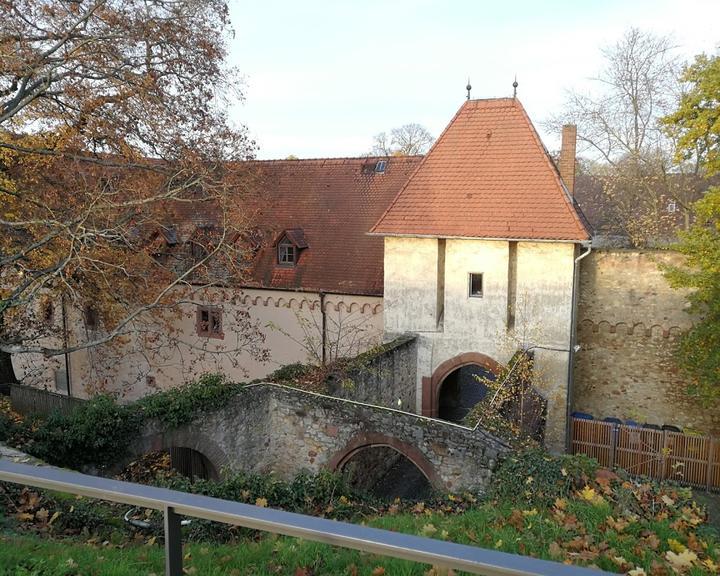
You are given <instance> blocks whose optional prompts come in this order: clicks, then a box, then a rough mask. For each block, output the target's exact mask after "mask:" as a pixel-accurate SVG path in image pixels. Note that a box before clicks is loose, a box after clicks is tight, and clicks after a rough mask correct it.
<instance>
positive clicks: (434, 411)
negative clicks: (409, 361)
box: [422, 352, 502, 418]
mask: <svg viewBox="0 0 720 576" xmlns="http://www.w3.org/2000/svg"><path fill="white" fill-rule="evenodd" d="M471 364H475V365H477V366H480V367H481V368H484V369H486V370H488V371H490V372H491V373H492V374H494V375H495V376H497V375H499V374H500V370H502V364H500V363H499V362H498V361H496V360H495V359H493V358H491V357H490V356H488V355H486V354H482V353H480V352H465V353H464V354H460V355H458V356H455V357H453V358H450V359H449V360H446V361H445V362H443V363H442V364H440V365H439V366H438V367H437V368H436V369H435V371H434V372H433V374H432V376H430V377H424V378H423V379H422V385H423V386H422V388H423V389H422V414H423V416H430V417H431V418H437V417H438V414H439V411H440V389H441V388H442V385H443V383H444V382H445V380H446V379H447V378H448V376H450V375H451V374H453V373H454V372H455V371H457V370H458V369H460V368H463V367H464V366H469V365H471Z"/></svg>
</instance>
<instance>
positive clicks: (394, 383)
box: [329, 336, 417, 412]
mask: <svg viewBox="0 0 720 576" xmlns="http://www.w3.org/2000/svg"><path fill="white" fill-rule="evenodd" d="M416 371H417V344H416V338H415V336H401V337H400V338H397V339H395V340H394V341H393V342H390V343H388V344H385V345H384V350H383V352H382V353H380V354H376V355H374V356H372V357H370V358H368V360H367V361H365V362H361V365H360V366H358V367H357V368H353V369H351V370H350V371H349V373H348V374H347V375H346V377H345V378H342V379H340V378H338V379H335V380H332V381H331V382H330V383H329V387H330V389H329V394H330V395H331V396H336V397H338V398H345V399H348V400H355V401H357V402H366V403H368V404H375V405H377V406H386V407H388V408H396V409H399V410H405V411H411V412H412V411H414V410H415V402H416V399H415V396H416V387H415V381H416V380H417V376H416Z"/></svg>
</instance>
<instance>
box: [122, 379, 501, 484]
mask: <svg viewBox="0 0 720 576" xmlns="http://www.w3.org/2000/svg"><path fill="white" fill-rule="evenodd" d="M374 446H388V447H390V448H393V449H394V450H396V451H398V452H400V453H401V454H402V455H403V456H405V457H406V458H408V459H409V460H410V461H412V462H413V463H414V464H415V465H416V466H417V467H418V468H419V469H420V470H421V471H422V473H423V474H424V475H425V477H426V478H427V479H428V480H429V481H430V484H431V485H432V486H433V487H435V488H437V489H440V490H456V491H457V490H480V491H483V490H484V489H485V487H486V486H487V483H488V480H489V478H490V476H491V473H492V470H493V469H494V467H495V465H496V463H497V461H498V457H499V456H501V455H502V454H505V453H507V452H508V451H509V448H508V446H507V445H506V444H505V443H503V442H502V441H501V440H499V439H497V438H495V437H494V436H492V435H490V434H489V433H487V432H485V431H484V430H482V429H480V428H477V429H470V428H466V427H464V426H459V425H457V424H453V423H451V422H445V421H442V420H436V419H432V418H427V417H424V416H418V415H415V414H411V413H408V412H401V411H398V410H392V409H390V408H382V407H378V406H372V405H369V404H361V403H358V402H354V401H351V400H344V399H340V398H334V397H330V396H324V395H321V394H314V393H311V392H305V391H302V390H297V389H295V388H289V387H286V386H281V385H277V384H269V383H263V384H254V385H251V386H248V387H246V388H243V389H242V390H241V391H240V392H239V393H238V395H237V396H235V397H234V398H233V399H232V400H230V401H229V402H228V404H227V405H226V406H224V407H223V408H221V409H219V410H216V411H214V412H206V413H203V414H201V415H199V416H198V417H197V418H196V419H195V420H194V421H193V422H191V423H189V424H187V425H183V426H182V427H180V428H177V429H174V430H169V429H164V428H163V426H162V425H161V424H160V423H159V422H150V423H148V424H147V425H146V427H145V430H144V433H143V435H142V437H141V439H140V440H138V441H137V442H135V443H134V445H133V446H132V448H131V453H132V454H133V455H139V454H143V453H147V452H151V451H154V450H168V449H170V448H173V447H174V448H180V447H183V448H192V449H194V450H197V451H198V452H200V453H202V454H203V455H204V456H205V457H206V458H207V459H208V460H209V461H210V463H211V464H212V465H213V466H214V468H215V469H216V470H218V471H223V470H233V469H234V470H246V471H254V472H263V473H267V472H273V473H275V474H277V475H278V476H279V477H281V478H291V477H293V476H295V475H296V474H297V473H298V472H300V471H301V470H303V469H306V470H310V471H313V472H317V471H319V470H320V469H322V468H329V469H332V470H337V469H340V468H342V466H343V465H344V464H345V463H346V462H347V461H348V460H349V459H350V458H351V457H352V456H353V455H354V454H356V453H357V452H358V451H360V450H362V449H364V448H368V447H374Z"/></svg>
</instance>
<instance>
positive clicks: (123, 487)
mask: <svg viewBox="0 0 720 576" xmlns="http://www.w3.org/2000/svg"><path fill="white" fill-rule="evenodd" d="M0 481H5V482H14V483H16V484H23V485H28V486H35V487H37V488H45V489H48V490H57V491H60V492H69V493H71V494H77V495H80V496H87V497H90V498H97V499H99V500H109V501H111V502H120V503H123V504H129V505H132V506H141V507H143V508H152V509H155V510H161V511H163V513H164V515H165V574H166V575H167V576H180V575H181V574H182V560H183V554H182V535H181V526H180V517H181V516H192V517H194V518H202V519H204V520H212V521H214V522H223V523H225V524H233V525H236V526H242V527H244V528H251V529H254V530H263V531H265V532H272V533H275V534H283V535H285V536H292V537H296V538H304V539H306V540H313V541H315V542H322V543H325V544H331V545H333V546H341V547H343V548H351V549H355V550H360V551H362V552H370V553H373V554H379V555H383V556H391V557H393V558H402V559H405V560H412V561H415V562H421V563H425V564H434V565H436V566H442V567H445V568H452V569H455V570H465V571H467V572H471V573H473V574H485V575H488V576H501V575H502V576H508V575H516V576H520V575H531V574H536V575H547V576H550V575H553V576H570V575H578V576H582V575H587V576H593V575H594V576H598V575H601V574H606V573H604V572H600V571H599V570H591V569H589V568H582V567H578V566H568V565H565V564H560V563H556V562H550V561H547V560H539V559H537V558H528V557H524V556H517V555H514V554H507V553H505V552H498V551H496V550H486V549H483V548H477V547H474V546H466V545H463V544H455V543H452V542H445V541H442V540H433V539H430V538H423V537H420V536H412V535H409V534H400V533H397V532H390V531H388V530H380V529H377V528H369V527H367V526H359V525H356V524H350V523H347V522H338V521H335V520H327V519H325V518H315V517H313V516H305V515H303V514H295V513H293V512H284V511H282V510H274V509H272V508H261V507H259V506H252V505H250V504H242V503H240V502H232V501H229V500H220V499H218V498H210V497H208V496H199V495H197V494H189V493H187V492H178V491H176V490H168V489H165V488H156V487H154V486H144V485H142V484H133V483H130V482H122V481H119V480H111V479H108V478H99V477H97V476H88V475H86V474H80V473H78V472H70V471H67V470H61V469H58V468H51V467H38V466H31V465H28V464H17V463H14V462H10V461H8V460H2V459H0Z"/></svg>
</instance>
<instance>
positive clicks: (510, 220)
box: [371, 98, 590, 241]
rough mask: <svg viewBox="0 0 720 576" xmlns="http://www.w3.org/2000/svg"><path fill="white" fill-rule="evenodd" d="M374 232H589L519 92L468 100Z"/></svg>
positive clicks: (537, 236)
mask: <svg viewBox="0 0 720 576" xmlns="http://www.w3.org/2000/svg"><path fill="white" fill-rule="evenodd" d="M371 233H372V234H378V235H388V236H392V235H409V236H438V237H470V238H508V239H528V240H562V241H583V240H587V239H589V237H590V235H589V233H588V231H587V229H586V227H585V226H584V225H583V221H582V220H581V218H580V217H579V215H578V213H577V211H576V210H575V208H574V206H573V202H572V200H571V198H570V196H569V195H568V194H567V192H566V191H565V189H564V186H563V185H562V182H561V180H560V176H559V174H558V172H557V169H556V168H555V165H554V164H553V162H552V161H551V159H550V157H549V156H548V154H547V151H546V150H545V148H544V146H543V144H542V142H541V141H540V138H539V137H538V135H537V133H536V131H535V128H534V127H533V125H532V123H531V122H530V119H529V118H528V116H527V114H526V112H525V110H524V108H523V107H522V104H520V102H519V101H518V100H516V99H514V98H499V99H491V100H468V101H467V102H465V104H463V106H462V107H461V108H460V110H459V111H458V113H457V114H456V115H455V117H454V118H453V119H452V121H451V122H450V124H449V125H448V127H447V128H446V129H445V131H444V132H443V134H442V135H441V136H440V138H438V139H437V141H436V142H435V145H434V146H433V147H432V149H431V150H430V152H429V153H428V154H427V156H425V158H424V159H423V161H422V162H421V163H420V165H419V166H418V168H417V170H416V171H415V173H414V174H413V175H412V176H411V177H410V179H409V181H408V182H407V183H406V184H405V186H404V187H403V188H402V190H401V191H400V193H399V194H398V195H397V197H396V198H395V199H394V201H393V202H392V204H391V205H390V206H389V208H388V209H387V210H386V212H385V213H384V214H383V216H382V217H381V218H380V219H379V220H378V222H377V223H376V224H375V226H374V227H373V228H372V230H371Z"/></svg>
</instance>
